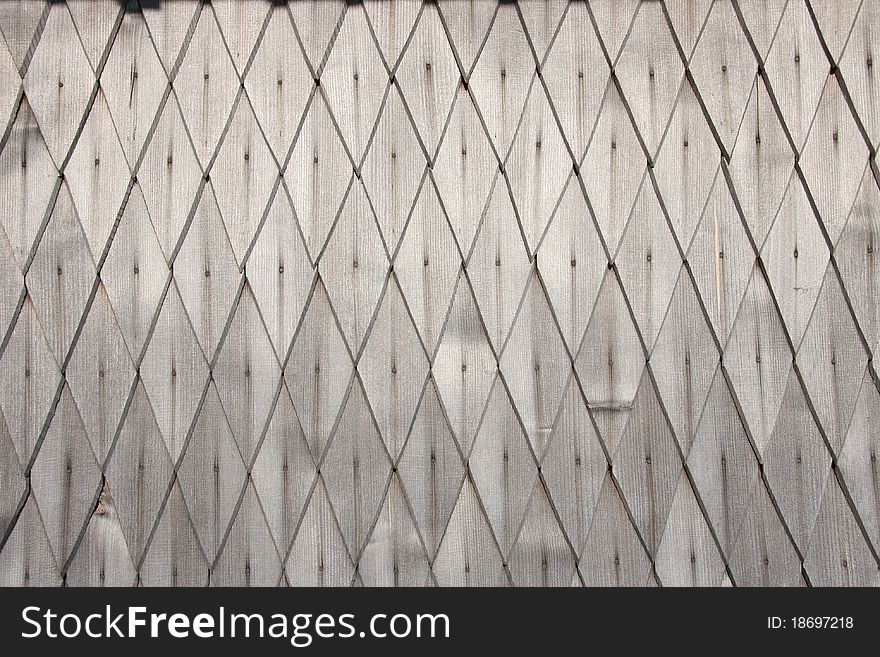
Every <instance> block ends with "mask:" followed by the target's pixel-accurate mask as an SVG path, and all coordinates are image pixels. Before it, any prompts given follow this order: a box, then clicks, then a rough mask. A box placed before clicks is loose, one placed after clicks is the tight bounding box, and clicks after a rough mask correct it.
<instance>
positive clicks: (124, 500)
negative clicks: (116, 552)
mask: <svg viewBox="0 0 880 657" xmlns="http://www.w3.org/2000/svg"><path fill="white" fill-rule="evenodd" d="M105 473H106V478H107V479H106V480H107V486H108V487H109V489H110V490H111V491H112V496H113V502H114V509H115V511H116V513H117V514H118V517H119V523H120V525H121V526H122V532H123V534H124V536H125V541H126V543H127V545H128V550H129V552H130V553H131V556H132V559H133V560H134V562H135V563H140V560H141V557H142V556H143V553H144V549H145V548H146V547H147V544H148V542H149V538H150V534H151V532H152V530H153V525H154V524H155V523H156V522H157V520H158V518H157V517H158V515H159V512H160V511H161V509H162V504H163V502H164V500H165V495H166V493H167V492H168V489H169V487H170V485H171V478H172V476H173V464H172V463H171V459H170V458H169V456H168V451H167V450H166V449H165V443H164V441H163V440H162V432H161V430H160V429H159V425H158V424H157V423H156V418H155V415H154V413H153V408H152V406H151V405H150V400H149V398H148V397H147V391H146V390H145V388H144V386H143V384H142V383H140V382H139V383H138V384H137V387H136V388H135V392H134V397H133V398H132V401H131V406H130V407H129V409H128V413H127V414H126V416H125V421H124V423H123V425H122V428H121V430H120V432H119V438H118V439H117V441H116V446H115V447H114V449H113V454H112V455H111V457H110V460H109V462H108V464H107V467H106V470H105Z"/></svg>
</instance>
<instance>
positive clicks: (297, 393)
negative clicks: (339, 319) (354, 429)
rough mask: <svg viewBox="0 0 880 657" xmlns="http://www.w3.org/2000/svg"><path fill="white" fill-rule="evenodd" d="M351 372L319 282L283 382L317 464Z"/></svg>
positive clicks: (337, 414) (322, 285)
mask: <svg viewBox="0 0 880 657" xmlns="http://www.w3.org/2000/svg"><path fill="white" fill-rule="evenodd" d="M351 372H352V362H351V357H350V356H349V354H348V350H347V349H346V346H345V340H344V339H343V337H342V334H341V333H340V331H339V327H338V326H337V324H336V317H335V314H334V312H333V310H332V307H331V306H330V299H329V298H328V296H327V291H326V290H325V289H324V284H323V283H322V282H321V281H320V280H319V281H318V283H317V286H316V287H315V292H314V294H313V295H312V300H311V301H310V302H309V307H308V309H307V310H306V313H305V317H304V318H303V321H302V327H301V328H300V331H299V335H298V337H297V338H296V340H294V343H293V349H292V351H291V353H290V358H289V360H288V361H287V364H286V367H285V370H284V380H285V381H286V382H287V386H288V388H289V389H290V394H291V396H292V398H293V405H294V407H295V408H296V413H297V416H298V417H299V421H300V422H301V423H302V428H303V431H304V432H305V436H306V440H307V441H308V444H309V448H310V449H311V450H312V456H313V457H314V458H315V460H316V461H317V460H319V459H320V458H321V456H322V455H323V453H324V449H325V448H326V446H327V441H328V439H329V438H330V432H331V431H332V430H333V427H334V425H335V424H336V418H337V417H338V416H339V412H340V409H341V407H342V403H343V401H344V399H345V394H346V391H347V390H348V387H349V382H350V379H351Z"/></svg>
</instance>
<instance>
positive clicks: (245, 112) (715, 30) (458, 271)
mask: <svg viewBox="0 0 880 657" xmlns="http://www.w3.org/2000/svg"><path fill="white" fill-rule="evenodd" d="M878 35H880V1H878V0H864V1H863V2H859V1H858V0H851V1H847V2H841V3H836V2H830V1H829V0H788V2H785V1H783V0H779V1H773V2H752V1H751V0H714V2H713V1H710V0H702V1H690V0H688V1H685V0H641V1H639V0H590V1H589V2H584V1H581V0H572V1H571V2H566V1H565V0H553V1H550V2H543V1H539V0H517V1H515V2H497V3H496V2H495V1H494V0H439V2H422V0H388V1H380V0H364V2H347V1H344V0H290V1H289V2H278V1H276V0H272V1H271V2H270V1H269V0H248V1H247V2H243V1H242V2H233V1H232V0H213V2H203V1H201V0H157V1H151V2H139V1H138V0H125V1H122V0H99V1H87V0H67V1H66V2H60V1H59V2H48V1H47V0H16V1H14V2H13V1H12V0H10V1H9V2H3V3H0V584H2V585H22V584H24V585H40V586H49V585H59V584H62V583H66V584H67V585H71V586H78V585H104V586H130V585H176V586H204V585H218V586H223V585H251V586H258V585H262V586H274V585H278V584H281V585H325V586H349V585H355V584H357V585H367V586H380V585H394V586H410V585H412V586H438V585H439V586H443V585H473V586H478V585H479V586H511V585H513V586H550V585H563V586H568V585H588V586H599V585H601V586H626V585H663V586H670V585H671V586H676V585H680V586H722V585H731V584H732V585H736V586H766V585H791V586H797V585H802V584H807V585H830V586H850V585H880V569H878V566H880V557H878V553H880V506H878V503H877V500H878V498H880V484H878V481H880V480H878V477H877V468H876V460H877V452H878V451H880V441H878V435H880V434H878V432H880V410H878V409H880V377H878V372H877V370H876V367H875V364H874V360H873V356H874V354H875V352H876V350H877V349H878V346H880V311H878V308H880V296H878V295H880V258H878V257H877V249H878V248H880V186H878V183H880V170H878V166H877V163H876V152H877V148H878V144H880V95H878V94H880V91H878V90H880V84H878V82H880V81H878V80H877V79H876V76H877V71H880V66H878V65H877V62H875V60H874V57H875V55H876V53H875V52H874V50H873V48H874V45H875V44H876V43H877V41H878Z"/></svg>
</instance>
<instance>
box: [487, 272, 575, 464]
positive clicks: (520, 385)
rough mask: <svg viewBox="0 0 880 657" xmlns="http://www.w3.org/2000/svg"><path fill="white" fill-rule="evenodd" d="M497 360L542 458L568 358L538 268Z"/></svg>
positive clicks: (566, 375) (567, 372)
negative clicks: (499, 360) (539, 277)
mask: <svg viewBox="0 0 880 657" xmlns="http://www.w3.org/2000/svg"><path fill="white" fill-rule="evenodd" d="M500 366H501V372H502V373H503V374H504V377H505V379H506V380H507V385H508V387H509V389H510V395H511V397H512V399H513V403H514V405H515V406H516V408H517V410H518V411H519V416H520V420H521V421H522V423H523V426H524V427H525V430H526V435H527V436H528V439H529V441H530V442H531V444H532V450H533V451H534V453H535V456H536V458H537V459H538V460H540V459H541V458H542V457H543V456H544V451H545V450H546V449H547V444H548V442H549V438H550V433H551V431H552V430H553V424H554V422H555V420H556V416H557V413H558V411H559V406H560V403H561V402H562V396H563V394H564V392H565V386H566V384H567V383H568V380H569V378H570V377H571V361H570V360H569V357H568V352H567V351H566V349H565V343H564V342H563V341H562V337H561V336H560V335H559V330H558V328H557V327H556V322H555V320H554V318H553V315H552V311H551V309H550V304H549V303H548V302H547V296H546V294H545V293H544V287H543V285H542V284H541V281H540V280H539V279H538V276H537V273H532V275H531V276H530V280H529V283H528V288H527V289H526V293H525V297H524V299H523V302H522V306H521V307H520V310H519V315H518V317H517V319H516V323H515V324H514V326H513V328H512V329H511V332H510V337H509V338H508V341H507V345H505V347H504V353H503V354H502V356H501V362H500Z"/></svg>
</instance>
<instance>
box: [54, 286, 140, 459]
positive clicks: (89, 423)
mask: <svg viewBox="0 0 880 657" xmlns="http://www.w3.org/2000/svg"><path fill="white" fill-rule="evenodd" d="M65 375H66V377H67V383H68V384H69V385H70V390H71V392H72V394H73V398H74V399H75V400H76V404H77V407H78V408H79V409H80V413H81V415H82V419H83V422H84V423H85V427H86V431H87V434H88V438H89V442H90V444H91V446H92V451H93V452H94V453H95V457H96V458H97V459H98V462H99V463H104V461H105V460H106V458H107V453H108V451H109V449H110V446H111V445H112V443H113V439H114V438H115V436H116V428H117V426H119V423H120V421H121V420H122V418H123V411H124V410H125V403H126V401H127V400H128V395H129V392H130V390H131V384H132V382H133V380H134V376H135V369H134V367H133V366H132V361H131V356H129V353H128V349H127V348H126V346H125V340H124V339H123V337H122V333H121V332H120V330H119V325H118V324H117V322H116V316H115V314H114V313H113V308H112V306H111V305H110V299H109V297H108V296H107V291H106V290H105V289H104V286H103V285H99V286H98V291H97V293H96V295H95V299H94V301H93V302H92V307H91V309H90V311H89V314H88V317H87V318H86V321H85V323H84V324H83V328H82V332H81V333H80V336H79V340H78V341H77V343H76V347H75V348H74V351H73V354H72V355H71V359H70V362H69V363H68V365H67V370H66V371H65Z"/></svg>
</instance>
